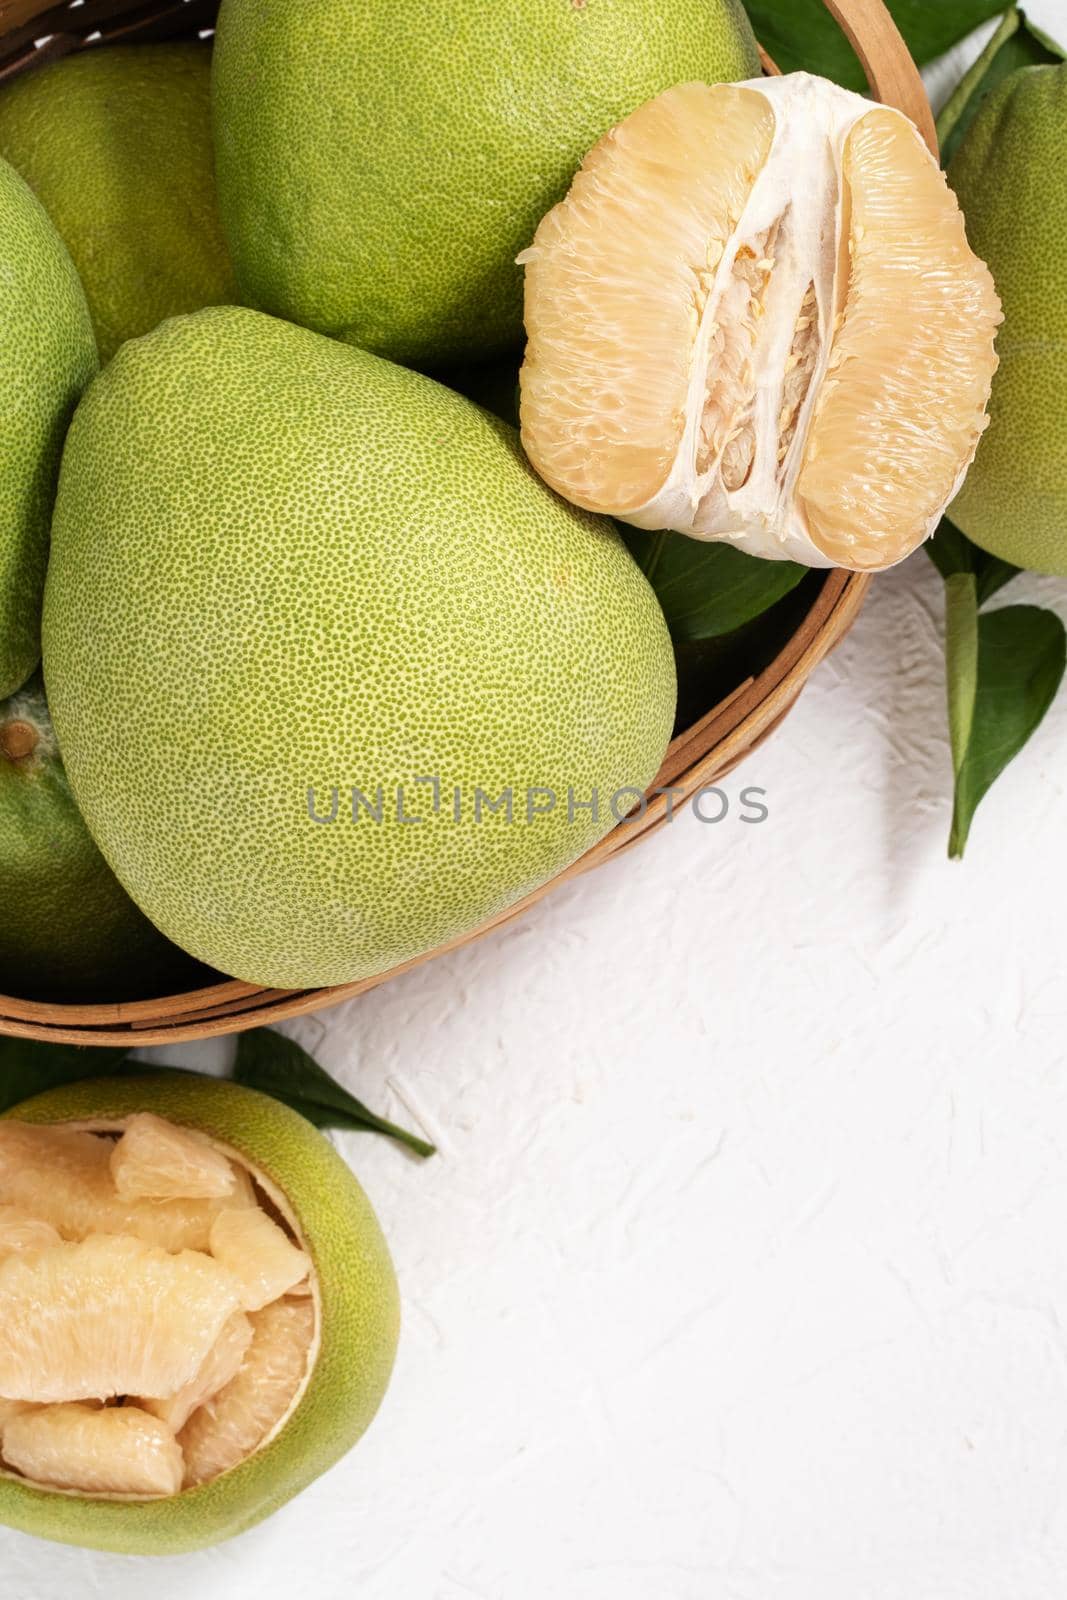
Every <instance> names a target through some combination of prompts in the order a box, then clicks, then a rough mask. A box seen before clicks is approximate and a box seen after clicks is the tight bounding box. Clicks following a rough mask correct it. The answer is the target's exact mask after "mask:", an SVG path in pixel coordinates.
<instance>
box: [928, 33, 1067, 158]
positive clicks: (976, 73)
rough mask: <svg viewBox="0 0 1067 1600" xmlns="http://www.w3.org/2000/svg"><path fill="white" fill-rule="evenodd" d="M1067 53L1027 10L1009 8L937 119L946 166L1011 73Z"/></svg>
mask: <svg viewBox="0 0 1067 1600" xmlns="http://www.w3.org/2000/svg"><path fill="white" fill-rule="evenodd" d="M1065 57H1067V52H1065V51H1064V50H1063V49H1061V47H1060V46H1059V45H1058V44H1055V43H1054V42H1053V40H1051V39H1050V38H1049V37H1048V35H1047V34H1045V33H1042V32H1041V30H1040V29H1039V28H1035V27H1034V26H1033V24H1032V23H1031V22H1029V21H1028V20H1027V17H1026V14H1025V12H1022V11H1019V10H1018V9H1016V8H1015V7H1013V8H1012V9H1011V10H1010V11H1008V12H1007V13H1006V14H1005V16H1004V19H1003V21H1002V22H1001V24H1000V27H999V28H998V29H997V31H996V33H994V35H993V37H992V39H990V41H989V43H988V44H987V45H986V47H985V49H984V50H983V51H982V54H981V55H980V56H979V57H978V60H977V61H976V62H975V63H974V65H973V66H972V67H971V68H970V70H969V71H968V72H967V73H965V74H964V76H963V77H962V78H961V79H960V81H959V83H958V84H957V86H956V89H955V90H954V92H953V94H952V96H951V97H950V99H949V100H948V101H946V103H945V105H944V107H943V109H942V111H941V115H940V116H939V117H938V119H937V137H938V141H939V143H940V145H941V164H942V166H947V165H948V163H949V162H950V161H951V159H952V157H953V155H954V153H955V151H956V147H957V146H958V145H959V143H960V140H961V139H962V138H963V136H964V134H965V133H966V132H967V129H968V128H969V127H970V125H971V123H972V122H973V121H974V117H975V113H976V112H977V110H978V108H979V106H980V105H981V104H982V101H983V100H984V99H985V98H986V96H987V95H988V94H989V93H990V91H991V90H993V89H995V88H996V87H997V85H998V84H999V83H1001V82H1002V81H1003V80H1004V79H1005V78H1006V77H1007V76H1008V74H1009V73H1011V72H1016V71H1018V69H1019V68H1020V67H1040V66H1045V65H1047V64H1055V63H1056V62H1059V61H1063V60H1064V59H1065Z"/></svg>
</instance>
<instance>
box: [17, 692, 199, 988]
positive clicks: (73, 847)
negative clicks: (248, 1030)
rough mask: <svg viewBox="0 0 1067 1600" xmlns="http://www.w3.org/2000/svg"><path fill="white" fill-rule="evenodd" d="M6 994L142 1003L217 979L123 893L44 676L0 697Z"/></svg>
mask: <svg viewBox="0 0 1067 1600" xmlns="http://www.w3.org/2000/svg"><path fill="white" fill-rule="evenodd" d="M0 898H2V901H3V908H4V910H3V916H2V917H0V993H3V994H8V995H15V996H17V997H18V998H19V999H20V1000H42V1001H51V1002H58V1003H70V1002H78V1003H84V1004H92V1003H94V1002H97V1001H115V1000H139V999H143V998H146V997H148V996H153V995H158V994H171V993H175V992H177V991H179V990H182V989H193V988H196V987H197V986H198V985H203V984H206V983H210V982H211V981H212V976H211V974H210V973H208V972H205V971H204V969H203V968H202V967H200V966H199V965H198V964H197V963H196V962H195V961H193V960H192V959H191V958H190V957H189V956H187V955H185V954H184V953H183V952H182V951H181V950H176V949H175V948H174V946H173V945H172V944H171V943H170V942H169V941H168V940H167V939H164V937H163V935H162V934H161V933H159V932H157V930H156V929H155V928H154V927H153V926H152V924H151V923H150V922H149V921H148V919H147V917H145V916H144V915H143V914H142V913H141V912H140V911H138V909H137V907H136V906H135V905H134V903H133V901H132V900H131V899H130V897H129V895H127V894H126V892H125V890H124V889H123V888H122V886H121V884H120V883H119V882H118V879H117V878H116V877H115V875H114V873H113V872H112V871H111V869H110V867H109V866H108V864H107V862H106V861H105V860H104V858H103V856H102V855H101V854H100V852H99V850H98V849H97V848H96V845H95V844H94V843H93V841H92V839H91V838H90V837H89V832H88V829H87V828H86V826H85V823H84V822H83V821H82V819H81V816H80V815H79V813H78V808H77V806H76V805H75V804H74V800H73V798H72V797H71V793H70V786H69V785H68V783H67V777H66V773H65V772H64V770H63V763H62V761H61V760H60V757H59V750H58V747H57V745H56V738H55V734H54V732H53V729H52V724H51V722H50V721H49V717H48V707H47V706H46V704H45V698H44V691H43V689H42V687H41V683H40V679H39V678H37V677H34V678H32V679H31V680H30V682H29V683H28V684H26V685H25V687H24V688H22V689H21V690H19V692H18V693H17V694H15V695H13V696H12V697H11V698H10V699H8V700H6V701H3V702H0Z"/></svg>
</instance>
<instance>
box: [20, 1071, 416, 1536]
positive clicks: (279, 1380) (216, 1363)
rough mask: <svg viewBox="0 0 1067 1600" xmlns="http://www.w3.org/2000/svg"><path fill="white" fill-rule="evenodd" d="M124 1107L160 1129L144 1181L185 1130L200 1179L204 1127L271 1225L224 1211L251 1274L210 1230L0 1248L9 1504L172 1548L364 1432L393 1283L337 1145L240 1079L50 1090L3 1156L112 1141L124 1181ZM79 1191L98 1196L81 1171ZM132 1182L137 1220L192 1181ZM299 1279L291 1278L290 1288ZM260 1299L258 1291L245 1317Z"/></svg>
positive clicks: (66, 1161)
mask: <svg viewBox="0 0 1067 1600" xmlns="http://www.w3.org/2000/svg"><path fill="white" fill-rule="evenodd" d="M146 1115H150V1116H151V1117H152V1118H154V1119H159V1120H160V1121H161V1122H162V1124H163V1126H162V1127H161V1128H160V1127H155V1126H154V1125H153V1124H150V1123H147V1122H146V1121H145V1117H146ZM131 1127H132V1128H134V1129H135V1130H136V1131H138V1132H139V1134H145V1133H147V1134H148V1135H150V1138H149V1139H148V1140H147V1141H146V1143H145V1144H144V1145H143V1147H142V1148H140V1150H139V1151H138V1152H137V1164H136V1168H135V1169H134V1170H135V1171H136V1173H137V1177H136V1180H135V1185H134V1186H135V1187H137V1188H139V1189H140V1190H141V1192H142V1194H143V1193H144V1191H145V1188H146V1186H147V1187H149V1188H154V1187H157V1186H158V1187H161V1188H163V1189H170V1190H172V1189H173V1179H174V1174H175V1172H176V1171H178V1169H179V1168H181V1167H182V1162H181V1161H180V1160H179V1162H178V1164H177V1167H176V1166H175V1162H174V1152H175V1150H176V1149H178V1147H179V1146H180V1145H182V1142H183V1141H182V1140H181V1139H180V1138H179V1137H178V1135H180V1134H188V1135H190V1136H191V1137H190V1141H189V1144H188V1147H187V1150H186V1154H187V1155H188V1156H189V1158H190V1160H191V1161H192V1163H193V1166H194V1168H196V1169H197V1170H196V1173H195V1175H194V1178H193V1182H194V1184H196V1183H200V1182H201V1181H202V1177H203V1174H202V1172H201V1171H200V1168H199V1163H198V1161H197V1159H196V1154H195V1151H194V1150H193V1148H192V1147H193V1146H200V1145H201V1144H203V1145H204V1147H205V1148H207V1149H209V1150H210V1152H211V1154H212V1155H213V1156H218V1157H220V1158H221V1159H223V1160H225V1161H226V1162H227V1163H228V1164H230V1166H231V1168H232V1170H233V1172H234V1173H235V1175H236V1182H237V1187H238V1189H239V1190H240V1189H243V1190H244V1191H245V1193H246V1196H247V1198H246V1200H245V1202H244V1204H243V1206H242V1207H240V1208H237V1209H238V1210H240V1213H241V1215H242V1216H249V1215H252V1216H255V1217H257V1218H259V1219H261V1224H260V1226H259V1227H257V1228H254V1229H252V1230H241V1231H240V1233H239V1234H238V1233H235V1232H228V1231H227V1228H226V1227H225V1226H223V1227H222V1228H221V1230H220V1235H219V1238H220V1239H221V1241H222V1246H221V1249H220V1254H223V1255H225V1254H226V1253H227V1250H229V1251H230V1254H231V1260H232V1261H233V1263H234V1265H235V1266H238V1267H240V1268H241V1269H242V1270H243V1271H244V1273H245V1275H246V1278H247V1281H243V1280H242V1278H241V1277H239V1276H238V1273H237V1272H236V1271H231V1270H230V1268H229V1267H228V1266H227V1265H226V1264H225V1263H224V1262H223V1261H222V1260H220V1259H217V1258H216V1256H215V1255H214V1254H213V1253H212V1251H211V1242H210V1239H208V1240H205V1242H204V1246H203V1248H196V1249H183V1250H180V1251H176V1252H174V1251H168V1250H166V1249H164V1248H161V1247H160V1246H159V1245H157V1244H155V1243H154V1242H151V1241H149V1240H146V1239H143V1238H141V1237H138V1236H137V1235H136V1234H134V1233H129V1232H123V1231H121V1230H119V1229H116V1231H115V1232H110V1233H102V1234H92V1235H90V1236H89V1237H87V1238H81V1239H73V1240H72V1239H69V1238H65V1239H63V1240H61V1241H59V1242H51V1243H48V1244H45V1245H44V1246H43V1247H40V1248H29V1249H25V1250H18V1251H12V1252H11V1253H9V1254H7V1255H6V1256H3V1255H2V1254H0V1396H3V1398H2V1399H0V1457H2V1468H0V1522H2V1523H7V1524H9V1525H10V1526H13V1527H16V1528H21V1529H23V1530H24V1531H26V1532H31V1533H35V1534H38V1535H40V1536H42V1537H44V1538H51V1539H58V1540H61V1541H64V1542H66V1543H71V1544H83V1545H88V1546H91V1547H95V1548H98V1549H105V1550H115V1551H120V1552H126V1553H137V1554H156V1553H180V1552H182V1551H187V1550H193V1549H197V1548H200V1547H202V1546H205V1545H209V1544H213V1543H215V1542H217V1541H218V1540H220V1539H224V1538H228V1537H229V1536H231V1535H232V1534H236V1533H239V1532H241V1531H243V1530H244V1529H245V1528H247V1527H250V1526H252V1525H253V1524H254V1523H256V1522H258V1521H259V1520H260V1519H261V1518H263V1517H264V1516H266V1515H268V1514H269V1513H270V1512H271V1511H273V1510H274V1509H276V1508H277V1507H278V1506H280V1505H281V1504H283V1503H284V1502H285V1501H286V1500H288V1499H290V1498H291V1497H292V1496H293V1495H294V1494H296V1493H298V1492H299V1490H300V1489H302V1488H303V1487H304V1486H305V1485H306V1484H308V1483H309V1482H310V1481H311V1480H312V1479H313V1478H315V1477H316V1476H318V1474H319V1473H320V1472H322V1471H324V1470H325V1469H326V1467H328V1466H330V1465H332V1463H333V1462H334V1461H336V1460H337V1459H338V1458H339V1457H340V1456H341V1455H342V1454H343V1453H344V1452H345V1451H346V1450H347V1449H348V1448H349V1447H350V1446H351V1445H352V1444H354V1443H355V1442H356V1440H357V1439H358V1438H359V1436H360V1435H361V1434H362V1432H363V1431H364V1429H365V1428H366V1427H367V1425H368V1424H369V1422H370V1420H371V1418H372V1417H373V1415H374V1412H375V1411H376V1409H377V1407H378V1404H379V1403H380V1400H381V1397H382V1395H383V1393H384V1391H385V1387H386V1384H387V1382H388V1379H389V1374H390V1371H391V1368H392V1363H393V1357H394V1354H395V1348H396V1337H397V1324H398V1303H397V1291H396V1283H395V1279H394V1277H393V1272H392V1266H391V1263H390V1261H389V1256H388V1252H387V1249H386V1246H385V1242H384V1240H383V1239H382V1236H381V1233H380V1230H379V1228H378V1224H377V1221H376V1219H375V1217H374V1215H373V1213H372V1211H371V1209H370V1206H369V1205H368V1203H367V1200H366V1198H365V1196H364V1194H363V1192H362V1190H361V1189H360V1187H359V1185H358V1184H357V1182H356V1180H355V1178H354V1177H353V1176H352V1174H351V1172H350V1171H349V1169H348V1167H347V1166H346V1165H345V1163H344V1162H343V1161H342V1160H341V1158H340V1157H339V1156H338V1155H337V1153H336V1151H335V1150H334V1149H333V1147H332V1146H331V1145H330V1144H329V1143H328V1142H327V1141H326V1140H325V1139H324V1138H323V1137H322V1135H321V1134H320V1133H319V1132H318V1130H317V1129H315V1128H314V1127H312V1125H311V1124H310V1123H308V1122H306V1121H305V1120H304V1119H303V1118H302V1117H300V1116H298V1115H297V1114H296V1113H295V1112H293V1111H290V1110H289V1109H288V1108H287V1107H285V1106H282V1105H280V1104H279V1103H278V1102H276V1101H274V1100H271V1099H268V1098H267V1097H266V1096H264V1095H260V1094H257V1093H256V1092H255V1091H253V1090H250V1089H245V1088H243V1087H241V1086H239V1085H236V1084H233V1083H227V1082H222V1081H219V1080H217V1079H210V1078H200V1077H196V1076H194V1075H192V1074H189V1073H160V1074H151V1075H146V1076H144V1077H137V1078H122V1079H113V1080H108V1079H101V1080H96V1081H89V1082H84V1083H77V1084H73V1085H69V1086H67V1087H64V1088H61V1089H56V1090H52V1091H50V1092H49V1093H47V1094H44V1095H40V1096H38V1097H37V1098H36V1099H33V1100H29V1101H26V1102H24V1103H23V1104H22V1105H20V1106H16V1107H14V1108H13V1109H12V1110H11V1111H9V1112H7V1113H5V1114H4V1116H3V1117H2V1118H0V1135H2V1136H3V1137H0V1148H2V1152H3V1157H2V1160H0V1171H3V1172H4V1173H6V1176H7V1179H8V1180H9V1181H10V1182H14V1180H15V1178H16V1177H17V1176H18V1172H19V1165H20V1160H21V1162H22V1163H24V1164H28V1165H29V1166H30V1167H31V1168H32V1167H34V1165H35V1164H39V1163H40V1157H41V1152H42V1151H43V1150H46V1149H47V1151H48V1152H49V1154H50V1155H51V1157H52V1158H53V1159H54V1161H55V1165H56V1169H57V1170H58V1171H60V1172H64V1171H65V1172H66V1173H67V1175H68V1176H69V1174H70V1172H71V1171H73V1172H74V1173H75V1174H76V1175H78V1176H80V1177H84V1173H85V1172H86V1171H91V1172H93V1173H95V1172H96V1170H97V1167H98V1165H99V1164H100V1161H101V1156H100V1154H99V1151H98V1150H97V1149H96V1147H97V1146H99V1150H102V1152H103V1156H102V1161H103V1166H104V1170H105V1171H106V1173H107V1175H108V1179H109V1181H111V1176H112V1167H111V1162H112V1158H113V1156H114V1155H115V1152H116V1151H117V1150H118V1149H119V1148H120V1147H121V1144H122V1140H123V1139H124V1137H125V1135H126V1130H127V1129H129V1128H131ZM11 1130H14V1131H15V1137H11V1136H10V1131H11ZM153 1152H157V1153H158V1160H157V1159H156V1156H155V1155H154V1154H153ZM120 1167H121V1163H120ZM168 1173H169V1174H170V1175H171V1176H170V1178H169V1179H168V1178H166V1176H165V1175H166V1174H168ZM161 1174H162V1175H164V1176H163V1177H161ZM217 1175H218V1169H216V1176H217ZM177 1181H178V1183H179V1184H181V1185H184V1184H185V1182H186V1180H185V1179H184V1178H183V1177H180V1176H179V1177H178V1179H177ZM93 1183H94V1184H98V1185H100V1192H99V1193H98V1192H97V1190H96V1189H94V1190H93V1195H94V1198H95V1199H96V1200H97V1201H99V1199H100V1193H102V1192H104V1191H103V1189H102V1180H99V1179H98V1178H94V1179H93ZM16 1186H18V1185H16ZM21 1187H22V1189H23V1190H24V1192H25V1193H24V1199H23V1201H22V1206H23V1207H24V1209H25V1211H26V1214H27V1215H28V1216H29V1218H30V1219H31V1220H38V1221H39V1220H40V1219H39V1217H38V1218H35V1216H34V1212H33V1209H32V1207H31V1204H30V1198H26V1197H25V1196H30V1197H36V1196H38V1190H37V1189H36V1188H31V1187H30V1186H27V1185H22V1186H21ZM65 1192H67V1193H68V1194H71V1195H73V1197H74V1199H75V1201H76V1202H77V1203H79V1204H81V1203H82V1201H83V1200H84V1191H83V1190H79V1189H78V1188H77V1186H74V1187H73V1188H68V1190H67V1191H65ZM121 1203H122V1204H124V1205H126V1206H127V1207H128V1208H130V1209H131V1214H132V1216H133V1217H134V1220H136V1218H137V1216H138V1215H139V1212H138V1211H137V1209H136V1208H137V1207H138V1206H149V1205H152V1204H155V1205H157V1206H158V1207H159V1208H161V1209H165V1208H167V1207H169V1206H173V1205H175V1204H177V1203H179V1197H175V1196H174V1195H173V1193H172V1195H171V1198H170V1199H161V1200H159V1201H157V1202H151V1201H148V1200H147V1199H143V1198H142V1199H141V1200H139V1201H137V1202H134V1201H131V1200H125V1201H122V1202H121ZM182 1203H185V1204H200V1205H206V1204H208V1203H209V1202H208V1201H207V1200H206V1199H200V1200H198V1201H196V1200H188V1199H187V1200H185V1201H183V1202H182ZM214 1204H215V1205H216V1220H218V1219H219V1218H221V1216H222V1211H221V1210H218V1209H217V1208H218V1205H219V1202H218V1201H216V1202H214ZM231 1209H232V1208H231ZM236 1214H237V1210H234V1215H236ZM57 1226H58V1228H59V1231H60V1233H63V1232H64V1224H63V1221H62V1219H59V1221H58V1223H57ZM209 1232H210V1230H209ZM242 1244H243V1259H241V1255H240V1251H241V1246H242ZM294 1282H295V1283H296V1286H297V1287H298V1289H299V1291H300V1293H299V1295H298V1296H294V1297H284V1290H283V1287H282V1285H284V1284H288V1283H294ZM246 1299H255V1300H258V1302H259V1304H260V1306H261V1309H259V1310H256V1311H254V1312H253V1313H252V1314H251V1315H250V1316H246V1315H245V1313H244V1312H243V1310H242V1309H240V1305H241V1301H242V1300H246ZM88 1397H95V1399H96V1401H97V1402H98V1403H97V1404H96V1405H92V1404H87V1403H86V1402H87V1399H88ZM118 1419H126V1420H118Z"/></svg>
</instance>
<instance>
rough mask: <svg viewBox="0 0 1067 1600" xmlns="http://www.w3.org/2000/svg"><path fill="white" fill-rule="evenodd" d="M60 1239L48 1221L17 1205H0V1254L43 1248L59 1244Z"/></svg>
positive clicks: (5, 1254) (6, 1254) (7, 1254)
mask: <svg viewBox="0 0 1067 1600" xmlns="http://www.w3.org/2000/svg"><path fill="white" fill-rule="evenodd" d="M61 1243H62V1239H61V1237H60V1235H59V1233H58V1232H57V1231H56V1229H55V1228H53V1227H52V1224H51V1223H50V1222H42V1221H41V1220H40V1218H39V1217H33V1216H31V1215H30V1213H29V1212H28V1211H20V1210H19V1208H18V1206H0V1256H9V1255H12V1254H13V1253H14V1252H15V1251H18V1250H43V1249H46V1248H47V1247H48V1246H49V1245H53V1244H61Z"/></svg>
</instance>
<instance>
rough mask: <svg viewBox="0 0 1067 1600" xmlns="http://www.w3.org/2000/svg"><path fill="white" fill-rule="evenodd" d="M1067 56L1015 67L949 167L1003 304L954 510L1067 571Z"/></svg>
mask: <svg viewBox="0 0 1067 1600" xmlns="http://www.w3.org/2000/svg"><path fill="white" fill-rule="evenodd" d="M1065 130H1067V65H1064V66H1047V67H1027V68H1024V69H1023V70H1021V71H1019V72H1014V73H1012V74H1011V76H1010V77H1008V78H1006V79H1005V81H1004V82H1003V83H1002V84H1001V85H1000V86H999V87H998V88H997V89H996V90H994V92H993V93H992V94H991V95H990V96H989V99H988V100H987V101H986V102H985V104H984V105H983V106H982V108H981V110H980V111H979V112H978V115H977V116H976V117H975V119H974V121H973V122H972V124H971V126H970V128H969V129H968V130H967V133H966V134H965V136H964V138H963V142H962V143H961V145H960V147H959V150H958V151H957V152H956V155H955V157H954V158H953V160H952V163H951V165H950V167H949V173H948V176H949V182H950V183H951V184H952V186H953V188H954V189H955V190H956V193H957V195H958V196H959V200H960V205H961V206H962V208H963V212H964V215H965V216H966V218H967V234H968V237H969V239H970V242H971V244H972V246H973V248H974V249H975V251H976V252H977V254H978V255H980V256H982V257H983V259H984V260H985V261H987V262H988V264H989V267H990V269H991V270H992V273H993V278H994V281H995V283H996V286H997V289H998V291H999V293H1000V298H1001V300H1002V301H1003V304H1004V325H1003V327H1002V328H1001V329H1000V332H999V334H998V335H997V351H998V353H999V355H1000V368H999V370H998V372H997V374H996V377H995V378H994V379H993V393H992V396H991V398H990V402H989V415H990V423H989V428H988V429H987V431H986V433H985V434H984V435H983V437H982V440H981V442H980V444H979V446H978V454H977V455H976V457H975V460H974V464H973V466H972V467H971V470H970V472H969V473H968V475H967V479H966V481H965V483H964V485H963V488H962V489H961V491H960V493H959V494H958V495H957V497H956V499H955V500H954V501H953V502H952V505H951V507H950V508H949V515H950V516H951V518H952V520H953V522H955V523H956V524H957V525H958V526H959V527H960V528H962V529H963V531H964V533H965V534H966V535H967V536H968V538H970V539H973V540H974V542H975V544H977V545H980V546H981V547H982V549H983V550H988V551H989V552H990V553H991V554H992V555H996V556H1000V557H1001V558H1002V559H1003V560H1005V561H1011V562H1013V563H1014V564H1015V565H1016V566H1020V567H1030V568H1033V569H1034V570H1036V571H1038V572H1054V573H1060V574H1067V160H1065V159H1064V157H1065V153H1067V152H1065V142H1064V141H1065Z"/></svg>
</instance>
